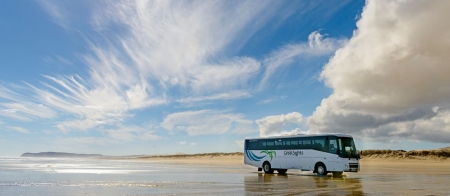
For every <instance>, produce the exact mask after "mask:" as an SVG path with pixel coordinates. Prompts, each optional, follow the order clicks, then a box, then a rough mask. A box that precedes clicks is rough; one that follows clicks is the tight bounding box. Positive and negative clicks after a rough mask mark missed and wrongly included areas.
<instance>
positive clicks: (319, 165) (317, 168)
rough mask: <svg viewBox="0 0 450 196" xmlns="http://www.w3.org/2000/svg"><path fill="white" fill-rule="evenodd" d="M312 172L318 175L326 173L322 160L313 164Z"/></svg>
mask: <svg viewBox="0 0 450 196" xmlns="http://www.w3.org/2000/svg"><path fill="white" fill-rule="evenodd" d="M314 173H317V175H319V176H326V175H327V174H328V171H327V167H326V166H325V164H324V163H322V162H317V163H316V165H315V166H314Z"/></svg>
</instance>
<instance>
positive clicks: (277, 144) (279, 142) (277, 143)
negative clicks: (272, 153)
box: [275, 140, 283, 150]
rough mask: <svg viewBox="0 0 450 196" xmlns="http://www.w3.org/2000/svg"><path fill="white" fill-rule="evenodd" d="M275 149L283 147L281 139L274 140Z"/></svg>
mask: <svg viewBox="0 0 450 196" xmlns="http://www.w3.org/2000/svg"><path fill="white" fill-rule="evenodd" d="M275 149H277V150H281V149H283V141H281V140H275Z"/></svg>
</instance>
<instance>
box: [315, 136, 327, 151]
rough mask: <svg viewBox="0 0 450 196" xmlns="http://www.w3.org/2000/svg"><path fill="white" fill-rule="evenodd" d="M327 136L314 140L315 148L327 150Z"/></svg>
mask: <svg viewBox="0 0 450 196" xmlns="http://www.w3.org/2000/svg"><path fill="white" fill-rule="evenodd" d="M324 148H325V138H323V137H317V138H314V140H313V149H314V150H320V151H325V149H324Z"/></svg>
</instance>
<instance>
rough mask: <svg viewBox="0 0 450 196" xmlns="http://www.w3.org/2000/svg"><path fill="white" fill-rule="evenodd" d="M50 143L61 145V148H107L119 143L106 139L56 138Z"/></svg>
mask: <svg viewBox="0 0 450 196" xmlns="http://www.w3.org/2000/svg"><path fill="white" fill-rule="evenodd" d="M52 142H54V143H57V144H59V145H61V146H62V147H70V148H69V149H73V147H74V146H75V147H80V148H81V147H83V148H84V147H86V146H108V145H115V144H118V143H119V141H117V140H114V139H111V138H106V137H69V138H58V139H56V140H52Z"/></svg>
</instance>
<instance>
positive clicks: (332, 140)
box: [325, 136, 341, 171]
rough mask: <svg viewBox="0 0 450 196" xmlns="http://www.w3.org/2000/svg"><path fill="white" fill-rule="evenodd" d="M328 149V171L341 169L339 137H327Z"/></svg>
mask: <svg viewBox="0 0 450 196" xmlns="http://www.w3.org/2000/svg"><path fill="white" fill-rule="evenodd" d="M325 146H326V150H327V152H328V155H329V156H327V169H328V171H339V170H341V168H340V167H339V160H340V159H339V156H338V155H337V152H338V145H337V138H336V137H332V136H329V137H326V145H325Z"/></svg>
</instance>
